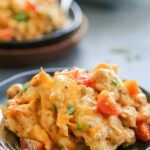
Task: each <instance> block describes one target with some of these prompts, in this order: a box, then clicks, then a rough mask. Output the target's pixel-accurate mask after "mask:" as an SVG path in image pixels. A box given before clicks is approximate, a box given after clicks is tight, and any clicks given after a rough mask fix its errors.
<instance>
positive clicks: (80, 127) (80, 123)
mask: <svg viewBox="0 0 150 150" xmlns="http://www.w3.org/2000/svg"><path fill="white" fill-rule="evenodd" d="M77 130H82V122H79V123H78V125H77Z"/></svg>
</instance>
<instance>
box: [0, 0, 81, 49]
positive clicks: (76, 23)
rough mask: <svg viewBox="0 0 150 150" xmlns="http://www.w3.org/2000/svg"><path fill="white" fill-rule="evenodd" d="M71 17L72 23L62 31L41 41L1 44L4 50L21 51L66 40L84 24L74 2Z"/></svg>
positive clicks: (78, 8) (46, 36)
mask: <svg viewBox="0 0 150 150" xmlns="http://www.w3.org/2000/svg"><path fill="white" fill-rule="evenodd" d="M69 17H70V20H71V23H70V24H69V25H67V26H65V27H64V28H62V29H59V30H56V31H54V32H53V33H52V34H50V35H44V36H43V37H42V38H40V39H34V40H28V41H23V42H17V41H11V42H7V43H0V48H2V49H19V48H33V47H34V48H35V47H39V46H43V45H49V44H51V43H55V42H57V41H60V40H61V39H63V38H65V37H66V36H67V35H69V34H71V33H72V32H74V31H76V30H77V29H78V28H79V27H80V25H81V23H82V11H81V9H80V7H79V5H78V4H77V3H76V2H74V1H73V3H72V5H71V7H70V10H69Z"/></svg>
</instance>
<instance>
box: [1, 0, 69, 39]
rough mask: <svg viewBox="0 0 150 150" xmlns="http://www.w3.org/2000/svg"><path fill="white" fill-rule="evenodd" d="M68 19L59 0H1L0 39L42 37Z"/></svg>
mask: <svg viewBox="0 0 150 150" xmlns="http://www.w3.org/2000/svg"><path fill="white" fill-rule="evenodd" d="M66 20H67V19H66V17H65V15H64V14H63V12H62V10H61V8H60V6H59V3H58V1H57V0H44V1H43V0H1V1H0V41H1V42H3V41H10V40H13V39H14V40H17V41H23V40H31V39H37V38H41V37H42V36H44V35H45V34H51V33H52V32H53V31H55V30H57V29H60V28H62V27H63V26H64V24H65V22H66Z"/></svg>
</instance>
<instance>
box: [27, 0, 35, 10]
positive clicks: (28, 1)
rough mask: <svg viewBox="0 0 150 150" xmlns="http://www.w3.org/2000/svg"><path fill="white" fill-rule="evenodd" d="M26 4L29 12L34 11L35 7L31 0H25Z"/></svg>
mask: <svg viewBox="0 0 150 150" xmlns="http://www.w3.org/2000/svg"><path fill="white" fill-rule="evenodd" d="M26 4H27V7H28V8H29V9H30V10H33V11H36V5H35V4H34V3H33V2H31V0H26Z"/></svg>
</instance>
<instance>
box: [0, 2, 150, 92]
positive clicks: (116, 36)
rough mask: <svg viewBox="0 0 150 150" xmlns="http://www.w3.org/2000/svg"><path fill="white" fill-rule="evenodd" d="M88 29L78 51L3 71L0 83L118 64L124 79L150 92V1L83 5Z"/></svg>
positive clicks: (0, 69) (0, 70) (1, 69)
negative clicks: (27, 74) (54, 70)
mask: <svg viewBox="0 0 150 150" xmlns="http://www.w3.org/2000/svg"><path fill="white" fill-rule="evenodd" d="M81 7H82V9H83V11H84V13H85V14H86V15H87V17H88V19H89V30H88V33H87V34H86V36H85V37H84V39H83V40H82V41H81V42H80V44H79V45H78V47H77V48H76V50H75V51H73V52H72V53H70V54H68V55H67V56H65V57H64V58H62V59H59V60H57V61H54V62H50V63H47V64H41V65H37V66H30V67H26V68H24V67H22V68H9V69H8V68H0V81H2V80H4V79H6V78H8V77H10V76H12V75H14V74H16V73H20V72H23V71H26V70H32V69H37V68H39V67H40V66H43V67H44V68H46V67H68V66H74V65H75V66H78V67H81V68H86V69H91V68H93V67H95V66H96V65H97V64H98V63H100V62H107V63H110V64H118V65H119V74H120V76H121V77H122V78H125V79H137V81H138V84H139V85H141V86H142V87H144V88H145V89H147V90H148V91H150V68H149V64H150V57H149V56H150V15H149V14H150V0H131V2H130V3H128V4H125V5H122V6H120V7H117V8H113V9H108V8H107V9H104V8H101V7H99V6H94V5H86V4H81Z"/></svg>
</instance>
